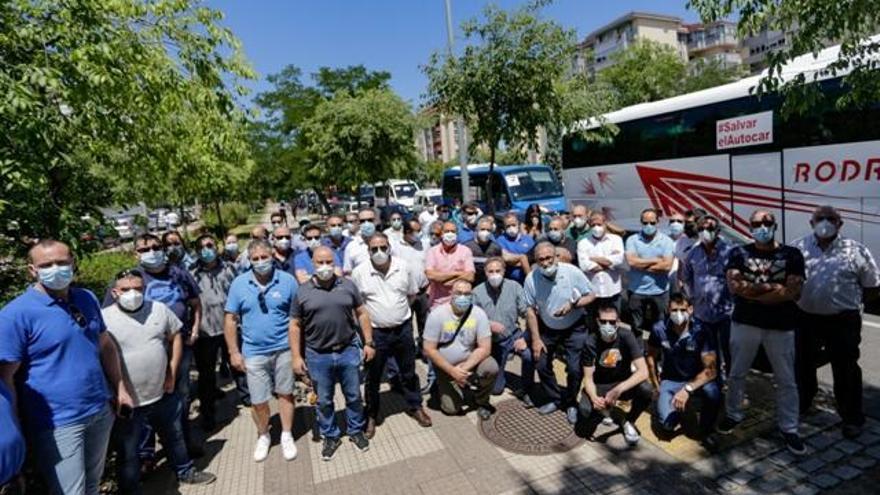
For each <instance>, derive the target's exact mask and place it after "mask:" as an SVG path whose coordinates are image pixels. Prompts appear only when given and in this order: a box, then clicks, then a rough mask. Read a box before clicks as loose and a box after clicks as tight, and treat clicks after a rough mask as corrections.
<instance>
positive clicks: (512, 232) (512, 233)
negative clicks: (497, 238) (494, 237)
mask: <svg viewBox="0 0 880 495" xmlns="http://www.w3.org/2000/svg"><path fill="white" fill-rule="evenodd" d="M504 233H505V234H507V237H510V238H514V237H516V236H518V235H519V227H517V226H514V225H511V226H510V227H507V228H506V229H504Z"/></svg>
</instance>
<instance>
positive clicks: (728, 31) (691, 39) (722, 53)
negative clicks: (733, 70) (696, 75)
mask: <svg viewBox="0 0 880 495" xmlns="http://www.w3.org/2000/svg"><path fill="white" fill-rule="evenodd" d="M680 33H681V34H682V35H683V42H684V44H685V47H686V49H687V55H688V60H689V61H695V60H712V61H717V62H718V63H719V64H720V65H721V66H722V67H725V68H730V67H737V66H740V65H742V64H743V61H744V50H743V48H742V46H741V45H740V42H739V38H738V37H737V33H736V23H735V22H731V21H717V22H713V23H711V24H685V25H683V26H682V28H681V30H680Z"/></svg>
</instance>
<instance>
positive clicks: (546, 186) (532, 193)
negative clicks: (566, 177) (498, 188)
mask: <svg viewBox="0 0 880 495" xmlns="http://www.w3.org/2000/svg"><path fill="white" fill-rule="evenodd" d="M504 180H505V182H506V183H507V189H508V191H510V195H511V196H513V199H514V200H515V201H527V200H534V199H542V198H550V197H556V196H562V187H561V186H560V185H559V181H557V180H556V177H555V176H554V175H553V172H552V171H551V170H549V169H548V170H520V171H518V172H511V173H507V174H505V175H504Z"/></svg>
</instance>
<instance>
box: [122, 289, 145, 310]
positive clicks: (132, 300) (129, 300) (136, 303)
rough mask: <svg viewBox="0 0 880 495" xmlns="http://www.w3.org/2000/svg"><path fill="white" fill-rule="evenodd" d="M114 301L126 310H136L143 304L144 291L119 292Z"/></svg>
mask: <svg viewBox="0 0 880 495" xmlns="http://www.w3.org/2000/svg"><path fill="white" fill-rule="evenodd" d="M116 302H118V303H119V306H120V307H121V308H122V309H124V310H126V311H137V310H138V309H139V308H140V307H141V306H142V305H143V304H144V293H143V292H141V291H139V290H127V291H125V292H123V293H122V294H119V298H118V299H117V300H116Z"/></svg>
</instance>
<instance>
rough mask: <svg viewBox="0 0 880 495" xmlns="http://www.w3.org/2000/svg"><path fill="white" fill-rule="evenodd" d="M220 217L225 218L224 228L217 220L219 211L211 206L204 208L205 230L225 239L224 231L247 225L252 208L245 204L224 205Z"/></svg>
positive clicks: (203, 221) (221, 206)
mask: <svg viewBox="0 0 880 495" xmlns="http://www.w3.org/2000/svg"><path fill="white" fill-rule="evenodd" d="M220 215H222V216H223V225H222V228H221V225H220V220H219V219H218V218H217V209H216V208H215V207H214V206H211V205H205V206H204V207H202V223H204V225H205V228H206V229H207V230H209V231H210V232H212V233H213V234H214V235H216V236H218V237H223V236H225V235H226V232H224V230H229V229H231V228H233V227H235V226H237V225H241V224H243V223H247V220H248V216H249V215H250V208H248V205H247V204H245V203H238V202H232V203H223V204H221V205H220Z"/></svg>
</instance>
